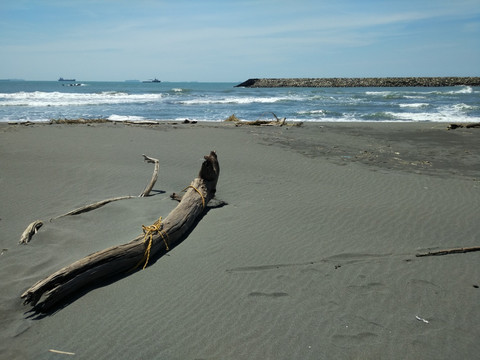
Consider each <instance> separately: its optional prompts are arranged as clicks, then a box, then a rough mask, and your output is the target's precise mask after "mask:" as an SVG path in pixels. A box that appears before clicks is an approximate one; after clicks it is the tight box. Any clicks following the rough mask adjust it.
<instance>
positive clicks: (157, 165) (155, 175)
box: [139, 154, 160, 197]
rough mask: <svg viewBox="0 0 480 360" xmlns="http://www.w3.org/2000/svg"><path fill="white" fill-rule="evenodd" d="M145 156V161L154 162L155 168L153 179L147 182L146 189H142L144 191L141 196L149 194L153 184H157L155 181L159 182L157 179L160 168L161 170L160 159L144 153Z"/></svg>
mask: <svg viewBox="0 0 480 360" xmlns="http://www.w3.org/2000/svg"><path fill="white" fill-rule="evenodd" d="M142 156H143V158H144V161H146V162H148V163H153V164H155V168H154V170H153V174H152V179H151V180H150V182H149V183H148V184H147V186H146V187H145V190H143V191H142V193H141V194H140V195H139V197H145V196H148V195H149V194H150V191H152V189H153V186H154V185H155V183H156V182H157V179H158V170H159V167H160V165H159V161H158V159H155V158H152V157H149V156H147V155H145V154H142Z"/></svg>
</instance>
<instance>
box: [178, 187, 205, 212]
mask: <svg viewBox="0 0 480 360" xmlns="http://www.w3.org/2000/svg"><path fill="white" fill-rule="evenodd" d="M188 188H192V189H193V190H195V191H196V192H197V193H198V194H199V195H200V196H201V198H202V206H203V208H204V209H205V197H204V196H203V194H202V193H201V192H200V190H198V189H197V188H196V187H195V186H193V185H188V186H187V187H186V188H185V189H183V190H182V191H185V190H187V189H188Z"/></svg>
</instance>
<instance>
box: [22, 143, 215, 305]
mask: <svg viewBox="0 0 480 360" xmlns="http://www.w3.org/2000/svg"><path fill="white" fill-rule="evenodd" d="M204 158H205V161H204V162H203V163H202V167H201V169H200V173H199V175H198V177H197V178H195V179H194V180H193V181H192V183H191V184H190V185H189V187H188V190H187V192H186V193H185V195H184V196H183V198H182V200H181V201H180V203H179V204H178V205H177V207H176V208H175V209H173V210H172V211H171V212H170V214H168V216H167V217H166V218H165V219H164V220H163V221H162V222H160V221H157V222H155V224H154V225H155V231H151V232H149V233H147V234H145V235H140V236H138V237H136V238H135V239H133V240H132V241H130V242H129V243H126V244H123V245H119V246H113V247H110V248H108V249H105V250H102V251H99V252H96V253H93V254H91V255H89V256H87V257H85V258H83V259H80V260H78V261H76V262H74V263H73V264H71V265H69V266H66V267H64V268H63V269H60V270H58V271H57V272H55V273H53V274H52V275H50V276H48V277H47V278H45V279H43V280H40V281H38V282H37V283H36V284H34V285H33V286H31V287H30V288H29V289H27V290H26V291H25V292H24V293H23V294H22V295H21V298H22V299H23V300H24V304H31V305H33V306H34V309H35V311H39V312H44V311H48V310H49V309H51V308H52V307H55V306H56V305H57V304H58V303H59V302H61V301H63V300H65V299H66V298H67V297H68V296H70V295H72V294H73V293H75V292H76V291H78V290H80V289H82V288H85V287H86V286H87V285H92V284H94V283H96V282H98V281H102V280H105V279H106V278H109V277H112V276H119V275H122V274H127V273H129V272H133V271H135V270H138V269H140V268H144V267H145V266H147V265H148V264H149V263H151V262H152V261H151V259H152V258H154V257H156V256H158V255H159V254H161V253H163V252H165V251H166V250H168V249H169V247H173V246H174V245H175V244H177V243H178V242H180V241H181V240H183V238H184V236H186V234H188V232H189V231H191V230H192V228H193V227H194V226H195V224H196V222H197V221H198V219H199V217H200V216H201V215H202V214H203V212H204V210H205V207H206V204H208V202H209V201H210V200H211V199H212V198H213V197H214V195H215V191H216V186H217V181H218V176H219V174H220V167H219V164H218V160H217V154H216V153H215V152H213V151H212V152H210V154H209V155H206V156H205V157H204ZM159 220H160V219H159ZM149 228H150V227H149ZM149 260H150V262H149Z"/></svg>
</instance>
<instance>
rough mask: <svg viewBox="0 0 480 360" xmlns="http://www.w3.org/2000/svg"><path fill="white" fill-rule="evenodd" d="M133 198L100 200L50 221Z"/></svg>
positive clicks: (121, 197) (130, 196)
mask: <svg viewBox="0 0 480 360" xmlns="http://www.w3.org/2000/svg"><path fill="white" fill-rule="evenodd" d="M133 197H136V196H132V195H126V196H119V197H114V198H110V199H105V200H102V201H97V202H96V203H93V204H89V205H85V206H82V207H79V208H77V209H75V210H72V211H69V212H67V213H65V214H62V215H59V216H56V217H54V218H51V219H50V221H52V220H56V219H59V218H62V217H64V216H70V215H78V214H82V213H84V212H88V211H91V210H95V209H98V208H99V207H102V206H103V205H106V204H108V203H111V202H113V201H118V200H124V199H131V198H133Z"/></svg>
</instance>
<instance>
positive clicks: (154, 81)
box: [142, 78, 161, 83]
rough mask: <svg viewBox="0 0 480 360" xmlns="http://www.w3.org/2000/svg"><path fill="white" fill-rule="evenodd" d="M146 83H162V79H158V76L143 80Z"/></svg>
mask: <svg viewBox="0 0 480 360" xmlns="http://www.w3.org/2000/svg"><path fill="white" fill-rule="evenodd" d="M142 82H144V83H160V82H161V81H160V80H158V79H157V78H155V79H153V80H145V81H142Z"/></svg>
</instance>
